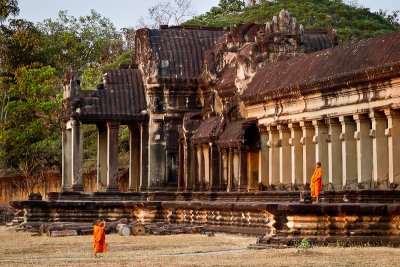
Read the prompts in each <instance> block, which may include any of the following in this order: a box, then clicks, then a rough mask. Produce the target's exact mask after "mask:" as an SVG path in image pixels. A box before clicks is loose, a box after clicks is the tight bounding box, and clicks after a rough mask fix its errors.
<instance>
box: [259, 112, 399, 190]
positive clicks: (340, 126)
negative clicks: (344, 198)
mask: <svg viewBox="0 0 400 267" xmlns="http://www.w3.org/2000/svg"><path fill="white" fill-rule="evenodd" d="M260 133H261V142H260V143H261V149H260V157H259V158H260V162H261V164H260V169H259V182H260V183H262V184H264V185H267V186H279V187H283V188H287V187H302V186H304V185H305V184H306V183H309V181H310V177H311V175H312V173H313V171H314V168H315V162H317V161H319V162H321V163H322V168H323V170H324V175H323V184H324V185H325V188H328V187H334V188H336V189H339V188H342V187H358V188H374V187H377V186H381V187H385V186H388V185H390V184H393V183H399V182H400V165H398V164H396V163H395V159H397V158H399V156H400V116H399V112H398V111H397V110H393V109H386V110H385V111H384V112H383V111H371V112H368V113H362V114H355V115H352V116H340V117H337V118H328V119H319V120H317V119H316V120H310V121H300V122H291V123H285V124H283V123H282V124H276V125H267V126H261V127H260Z"/></svg>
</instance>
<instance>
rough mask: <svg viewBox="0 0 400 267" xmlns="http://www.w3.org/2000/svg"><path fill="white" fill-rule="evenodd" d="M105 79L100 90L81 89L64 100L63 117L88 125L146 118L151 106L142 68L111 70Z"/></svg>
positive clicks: (105, 75)
mask: <svg viewBox="0 0 400 267" xmlns="http://www.w3.org/2000/svg"><path fill="white" fill-rule="evenodd" d="M103 80H104V83H103V84H101V85H100V86H99V87H98V89H97V90H77V91H76V94H75V95H74V96H71V97H70V98H68V99H64V106H63V116H64V117H66V116H67V117H73V118H75V119H77V120H80V121H82V122H84V123H93V122H99V121H116V122H129V121H134V120H138V119H142V117H143V116H142V114H141V111H143V110H145V109H146V106H147V104H146V99H145V95H144V88H143V84H142V80H141V76H140V72H139V71H138V69H136V68H126V69H112V70H108V71H107V72H106V73H105V74H104V79H103Z"/></svg>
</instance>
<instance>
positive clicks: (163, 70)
mask: <svg viewBox="0 0 400 267" xmlns="http://www.w3.org/2000/svg"><path fill="white" fill-rule="evenodd" d="M142 32H143V30H142ZM147 32H148V37H149V43H150V46H151V49H152V51H154V52H155V53H156V54H157V55H158V56H157V60H158V71H159V77H160V78H166V79H177V78H179V79H196V78H198V76H199V75H200V72H201V69H202V67H203V59H204V53H205V51H207V50H208V49H211V48H212V47H213V46H214V44H215V43H216V41H217V40H218V39H219V38H220V37H221V36H222V35H224V34H225V31H224V30H223V29H222V28H201V27H170V28H166V29H152V30H147ZM141 34H143V33H141ZM137 56H139V57H140V56H141V55H137Z"/></svg>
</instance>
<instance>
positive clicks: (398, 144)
mask: <svg viewBox="0 0 400 267" xmlns="http://www.w3.org/2000/svg"><path fill="white" fill-rule="evenodd" d="M385 114H386V116H387V120H388V128H387V129H386V131H385V134H386V136H387V137H388V150H389V182H390V183H391V184H393V183H395V184H398V183H400V164H399V159H400V111H399V110H394V109H385Z"/></svg>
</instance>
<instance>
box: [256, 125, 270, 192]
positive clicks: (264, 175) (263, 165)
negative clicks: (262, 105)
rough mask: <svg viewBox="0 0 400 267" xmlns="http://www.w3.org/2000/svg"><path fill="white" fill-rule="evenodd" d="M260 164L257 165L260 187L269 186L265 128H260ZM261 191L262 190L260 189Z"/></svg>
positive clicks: (266, 132) (266, 133)
mask: <svg viewBox="0 0 400 267" xmlns="http://www.w3.org/2000/svg"><path fill="white" fill-rule="evenodd" d="M260 139H261V149H260V163H259V165H258V168H259V171H258V182H259V184H260V185H262V187H266V186H268V185H269V148H268V139H269V136H268V131H267V128H266V127H261V128H260ZM260 190H262V188H260Z"/></svg>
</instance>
